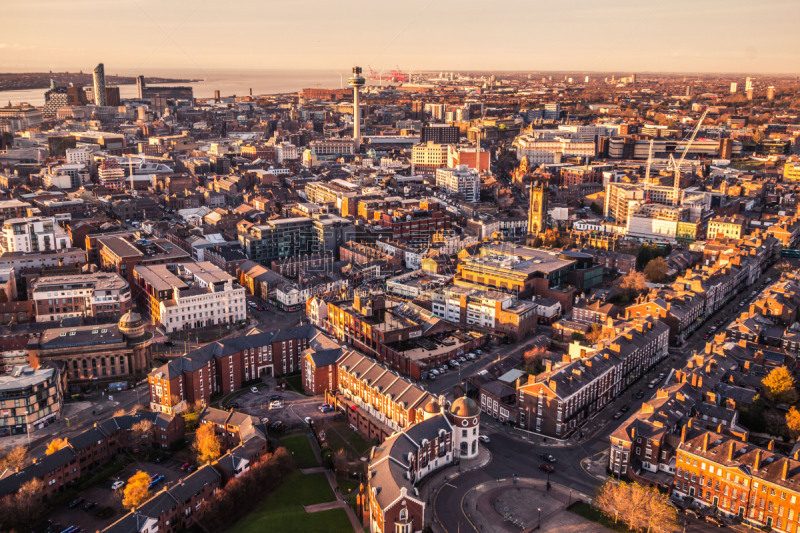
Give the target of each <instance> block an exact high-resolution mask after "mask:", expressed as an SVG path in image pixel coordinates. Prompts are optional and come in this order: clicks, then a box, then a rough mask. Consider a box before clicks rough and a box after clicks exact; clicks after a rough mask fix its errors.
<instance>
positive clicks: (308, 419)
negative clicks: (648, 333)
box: [304, 416, 314, 426]
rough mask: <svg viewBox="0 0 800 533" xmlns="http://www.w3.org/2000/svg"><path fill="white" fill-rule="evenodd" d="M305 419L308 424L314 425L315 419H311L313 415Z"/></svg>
mask: <svg viewBox="0 0 800 533" xmlns="http://www.w3.org/2000/svg"><path fill="white" fill-rule="evenodd" d="M304 420H305V423H306V424H308V425H309V426H311V425H313V424H314V421H313V420H311V417H310V416H307V417H305V419H304Z"/></svg>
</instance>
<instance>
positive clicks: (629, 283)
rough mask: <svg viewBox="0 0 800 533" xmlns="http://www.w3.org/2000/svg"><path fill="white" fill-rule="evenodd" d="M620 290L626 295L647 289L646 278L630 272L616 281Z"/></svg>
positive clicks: (639, 273) (633, 271) (635, 272)
mask: <svg viewBox="0 0 800 533" xmlns="http://www.w3.org/2000/svg"><path fill="white" fill-rule="evenodd" d="M617 284H618V286H619V288H620V289H622V290H624V291H625V292H628V293H638V292H641V291H644V290H646V289H647V278H645V277H644V274H642V273H641V272H637V271H635V270H631V271H630V272H628V273H627V274H625V275H624V276H622V277H620V278H619V279H618V280H617Z"/></svg>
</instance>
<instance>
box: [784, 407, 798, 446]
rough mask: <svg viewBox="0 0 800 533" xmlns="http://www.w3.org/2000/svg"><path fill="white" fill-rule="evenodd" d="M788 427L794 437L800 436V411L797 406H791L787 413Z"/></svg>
mask: <svg viewBox="0 0 800 533" xmlns="http://www.w3.org/2000/svg"><path fill="white" fill-rule="evenodd" d="M786 427H787V428H788V429H789V433H790V434H791V436H792V438H794V439H796V438H797V437H798V436H800V411H798V410H797V408H796V407H795V406H792V407H790V408H789V412H788V413H786Z"/></svg>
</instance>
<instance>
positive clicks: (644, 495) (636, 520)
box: [593, 480, 678, 533]
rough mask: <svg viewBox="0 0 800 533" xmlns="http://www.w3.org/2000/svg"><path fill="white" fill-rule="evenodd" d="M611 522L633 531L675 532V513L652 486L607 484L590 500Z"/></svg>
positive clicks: (664, 497)
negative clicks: (621, 523)
mask: <svg viewBox="0 0 800 533" xmlns="http://www.w3.org/2000/svg"><path fill="white" fill-rule="evenodd" d="M593 504H594V506H595V507H597V508H598V509H600V511H602V512H603V514H605V515H606V516H608V517H610V518H613V519H614V523H617V522H618V521H622V522H625V523H626V524H627V525H628V527H629V528H631V529H633V530H634V531H648V532H651V533H668V532H673V531H677V530H678V521H677V512H676V510H675V508H674V507H672V506H670V505H669V500H668V497H667V496H666V495H665V494H661V493H660V492H658V490H657V489H655V488H654V487H645V486H644V485H640V484H638V483H621V482H616V481H614V480H608V481H606V482H605V483H604V484H603V485H602V486H601V487H600V489H599V490H598V493H597V496H596V497H595V498H594V500H593Z"/></svg>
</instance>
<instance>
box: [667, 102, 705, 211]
mask: <svg viewBox="0 0 800 533" xmlns="http://www.w3.org/2000/svg"><path fill="white" fill-rule="evenodd" d="M707 114H708V109H706V110H705V111H703V114H702V115H701V116H700V120H698V121H697V126H695V127H694V131H693V132H692V136H691V137H689V142H687V143H686V146H685V147H684V148H683V153H682V154H681V158H680V159H679V160H678V161H677V162H676V161H675V158H674V157H672V154H670V155H669V161H670V163H671V164H672V166H673V168H674V170H675V178H674V182H673V185H672V187H673V196H672V205H678V203H679V199H678V190H679V189H680V186H681V165H682V164H683V160H684V159H685V158H686V153H687V152H688V151H689V148H691V147H692V143H694V138H695V137H697V132H698V131H700V125H701V124H702V123H703V121H704V120H705V118H706V115H707Z"/></svg>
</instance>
